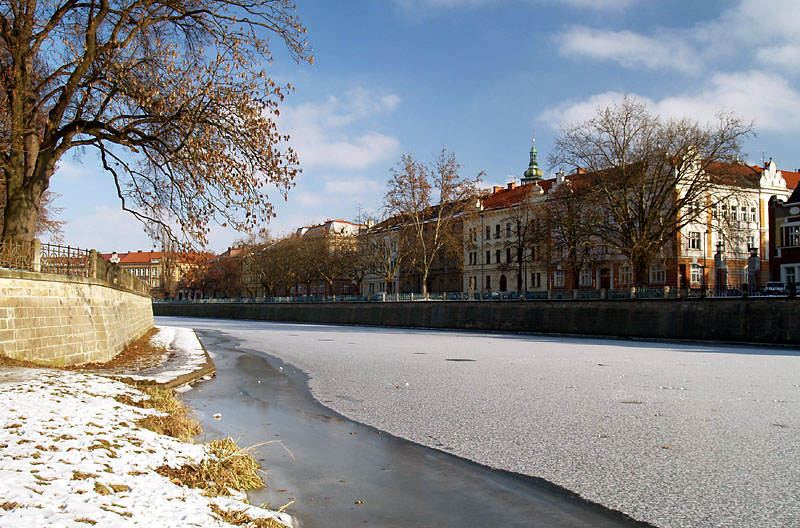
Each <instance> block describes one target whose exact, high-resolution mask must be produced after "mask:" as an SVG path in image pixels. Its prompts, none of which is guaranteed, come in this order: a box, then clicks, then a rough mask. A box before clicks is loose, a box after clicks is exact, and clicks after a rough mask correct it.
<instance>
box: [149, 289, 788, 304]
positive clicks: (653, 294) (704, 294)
mask: <svg viewBox="0 0 800 528" xmlns="http://www.w3.org/2000/svg"><path fill="white" fill-rule="evenodd" d="M763 295H764V293H763V292H761V291H759V290H752V291H750V292H742V291H740V290H733V289H728V290H725V291H719V292H717V291H712V290H707V291H706V290H699V289H697V290H686V289H684V290H680V289H678V288H670V287H668V286H663V287H638V288H615V289H599V290H598V289H591V288H584V289H577V290H568V289H555V290H550V291H549V292H548V291H544V290H537V291H527V292H522V293H517V292H447V293H429V294H428V295H423V294H421V293H377V294H373V295H335V296H322V295H300V296H284V297H233V298H217V297H210V298H203V299H179V300H158V301H155V302H157V303H165V304H182V303H184V304H191V303H243V304H261V303H264V304H270V303H283V304H286V303H289V304H302V303H384V302H416V301H428V302H459V301H462V302H463V301H486V302H505V301H524V302H528V301H533V302H535V301H547V300H550V301H585V300H598V301H600V300H611V301H613V300H624V299H638V300H651V299H652V300H658V299H698V298H717V299H720V298H726V299H735V298H747V297H758V296H763ZM786 296H791V295H788V294H787V295H784V296H783V297H786Z"/></svg>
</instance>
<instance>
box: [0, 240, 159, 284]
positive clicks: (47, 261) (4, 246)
mask: <svg viewBox="0 0 800 528" xmlns="http://www.w3.org/2000/svg"><path fill="white" fill-rule="evenodd" d="M0 268H6V269H10V270H19V271H32V272H37V273H46V274H51V275H67V276H71V277H86V278H92V279H100V280H104V281H106V282H108V283H109V284H112V285H114V286H118V287H121V288H124V289H127V290H132V291H135V292H136V293H139V294H141V295H150V285H149V284H148V283H147V282H145V281H143V280H141V279H139V278H138V277H134V276H133V275H131V274H130V273H128V272H127V271H125V270H124V269H122V268H120V267H119V266H118V265H117V264H111V263H108V262H106V261H105V260H104V259H103V257H102V256H100V254H99V253H98V252H97V251H95V250H94V249H91V250H89V249H81V248H76V247H72V246H61V245H58V244H42V243H41V242H40V241H39V240H38V239H34V240H33V241H30V242H27V241H17V240H15V241H0Z"/></svg>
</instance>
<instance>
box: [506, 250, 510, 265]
mask: <svg viewBox="0 0 800 528" xmlns="http://www.w3.org/2000/svg"><path fill="white" fill-rule="evenodd" d="M506 262H508V263H509V264H511V248H506Z"/></svg>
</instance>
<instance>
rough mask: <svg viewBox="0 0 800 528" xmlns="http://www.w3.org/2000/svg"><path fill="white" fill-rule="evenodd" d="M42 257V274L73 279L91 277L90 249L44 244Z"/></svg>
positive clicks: (41, 252) (40, 253)
mask: <svg viewBox="0 0 800 528" xmlns="http://www.w3.org/2000/svg"><path fill="white" fill-rule="evenodd" d="M41 246H42V247H41V251H40V252H39V255H40V259H41V260H40V263H41V267H40V270H39V271H41V272H42V273H54V274H56V275H70V276H73V277H90V276H91V273H90V271H91V270H90V267H89V255H90V253H91V251H89V250H88V249H80V248H75V247H71V246H59V245H56V244H42V245H41Z"/></svg>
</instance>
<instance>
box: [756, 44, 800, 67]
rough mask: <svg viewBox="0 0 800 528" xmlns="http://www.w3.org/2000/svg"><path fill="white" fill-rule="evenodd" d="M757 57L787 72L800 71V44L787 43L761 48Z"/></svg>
mask: <svg viewBox="0 0 800 528" xmlns="http://www.w3.org/2000/svg"><path fill="white" fill-rule="evenodd" d="M756 58H757V59H758V60H759V61H760V62H764V63H767V64H771V65H773V66H775V67H777V68H779V69H781V70H783V71H786V72H790V73H796V72H800V45H796V44H786V45H784V46H771V47H767V48H761V49H760V50H758V53H757V54H756Z"/></svg>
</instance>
